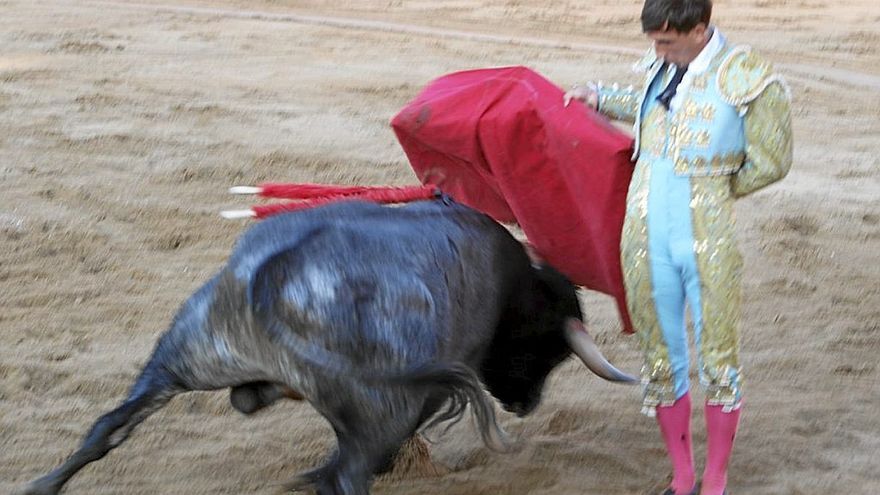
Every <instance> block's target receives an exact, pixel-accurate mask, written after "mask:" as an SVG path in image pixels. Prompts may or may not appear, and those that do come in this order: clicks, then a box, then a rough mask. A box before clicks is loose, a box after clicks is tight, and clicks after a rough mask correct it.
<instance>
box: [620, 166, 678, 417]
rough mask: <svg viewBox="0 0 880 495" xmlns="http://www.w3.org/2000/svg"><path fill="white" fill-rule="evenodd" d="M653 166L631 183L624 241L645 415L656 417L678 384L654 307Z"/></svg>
mask: <svg viewBox="0 0 880 495" xmlns="http://www.w3.org/2000/svg"><path fill="white" fill-rule="evenodd" d="M650 175H651V166H650V163H645V162H643V161H639V163H638V164H637V165H636V169H635V172H634V173H633V177H632V181H631V182H630V187H629V192H628V201H627V206H626V217H625V219H624V223H623V236H622V240H621V262H622V266H623V270H624V280H625V282H626V283H625V284H624V285H625V287H626V300H627V308H628V310H629V315H630V318H632V321H633V325H634V326H635V328H636V332H637V335H638V338H639V344H640V347H641V349H642V352H643V354H644V363H645V364H644V365H643V366H642V370H641V377H642V394H643V398H642V412H644V413H645V414H648V415H653V414H654V411H655V408H656V407H657V406H668V405H672V404H673V403H674V402H675V383H674V379H673V375H672V368H671V367H670V364H669V352H668V350H667V348H666V345H665V343H664V341H663V333H662V331H661V329H660V322H659V321H658V320H657V312H656V309H655V307H654V297H653V294H652V281H651V265H650V262H649V257H648V255H649V253H648V247H647V246H648V185H649V183H650Z"/></svg>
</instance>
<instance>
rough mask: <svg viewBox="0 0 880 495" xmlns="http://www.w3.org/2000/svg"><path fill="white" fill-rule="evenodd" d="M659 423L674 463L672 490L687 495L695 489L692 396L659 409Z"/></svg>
mask: <svg viewBox="0 0 880 495" xmlns="http://www.w3.org/2000/svg"><path fill="white" fill-rule="evenodd" d="M657 423H658V424H659V425H660V432H661V433H662V434H663V442H664V443H665V444H666V452H667V453H668V454H669V460H670V461H672V484H671V485H670V488H672V489H673V490H674V491H675V493H676V494H682V495H686V494H689V493H691V490H693V489H694V481H695V475H694V455H693V453H692V451H691V394H690V393H686V394H684V395H683V396H681V397H680V398H679V399H678V400H676V401H675V403H674V404H672V405H671V406H666V407H663V406H660V407H657Z"/></svg>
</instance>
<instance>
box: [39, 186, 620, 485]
mask: <svg viewBox="0 0 880 495" xmlns="http://www.w3.org/2000/svg"><path fill="white" fill-rule="evenodd" d="M581 319H582V315H581V310H580V307H579V304H578V300H577V296H576V292H575V288H574V286H573V285H572V284H571V283H570V282H569V281H568V280H566V279H565V278H564V277H563V276H562V275H560V274H559V273H558V272H556V271H555V270H553V269H552V268H550V267H546V266H545V267H535V266H533V265H532V263H531V262H530V260H529V258H528V256H527V254H526V252H525V251H524V249H523V247H522V245H521V244H520V243H519V242H517V240H516V239H514V238H513V237H512V236H511V235H510V234H509V233H508V232H507V230H505V229H504V228H503V227H502V226H500V225H499V224H497V223H495V222H494V221H492V220H491V219H490V218H489V217H487V216H485V215H483V214H480V213H477V212H475V211H473V210H471V209H469V208H466V207H464V206H461V205H456V204H449V203H448V202H442V201H430V202H421V203H414V204H411V205H409V206H406V207H400V208H391V207H381V206H376V205H372V204H365V203H354V202H352V203H339V204H335V205H331V206H328V207H323V208H316V209H312V210H308V211H303V212H298V213H290V214H285V215H279V216H275V217H272V218H270V219H268V220H266V221H264V222H261V223H259V224H257V225H255V226H254V227H253V228H251V229H250V230H248V231H247V232H246V233H245V234H244V235H243V236H242V238H241V239H240V240H239V241H238V243H237V245H236V247H235V250H234V251H233V253H232V256H231V257H230V259H229V262H228V264H227V265H226V266H225V267H224V268H223V269H222V270H221V271H220V272H219V273H218V274H217V275H216V276H214V277H213V278H212V279H211V280H210V281H209V282H208V283H207V284H205V285H204V286H203V287H202V288H201V289H199V290H198V291H197V292H196V293H195V294H194V295H192V296H191V297H190V298H189V299H188V300H187V301H186V303H185V304H184V305H183V307H182V308H181V309H180V311H179V312H178V314H177V315H176V317H175V318H174V320H173V322H172V324H171V327H170V329H168V330H167V331H166V332H165V333H164V334H163V335H162V336H161V338H160V339H159V342H158V343H157V344H156V347H155V350H154V352H153V355H152V357H151V358H150V360H149V361H148V362H147V364H146V365H145V366H144V369H143V370H142V372H141V374H140V376H139V377H138V378H137V380H136V381H135V383H134V385H133V386H132V387H131V390H130V391H129V395H128V397H127V398H126V400H125V401H124V402H123V403H122V404H121V405H120V406H119V407H118V408H116V409H114V410H113V411H111V412H109V413H107V414H105V415H104V416H102V417H101V418H99V419H98V421H97V422H95V424H94V426H93V427H92V429H91V431H89V433H88V434H87V435H86V437H85V439H84V440H83V443H82V445H81V446H80V448H79V450H77V451H76V452H75V453H74V454H73V455H72V456H71V457H70V458H69V459H68V460H67V461H66V462H65V463H64V464H62V465H61V466H59V467H58V468H57V469H55V470H54V471H52V472H51V473H49V474H48V475H46V476H44V477H42V478H40V479H38V480H35V481H33V482H31V483H30V484H29V485H28V486H27V487H26V488H25V489H24V490H23V493H26V494H54V493H58V492H59V491H60V490H61V488H62V486H63V485H64V483H65V482H67V480H68V479H70V477H71V476H73V475H74V474H75V473H76V472H77V471H79V470H80V469H81V468H82V467H83V466H85V465H86V464H88V463H90V462H93V461H96V460H98V459H100V458H102V457H103V456H104V455H106V454H107V453H108V452H109V451H110V450H111V449H113V448H114V447H116V446H118V445H119V444H121V443H122V442H123V441H124V440H125V439H126V438H127V437H128V435H129V434H130V433H131V431H132V430H133V429H134V428H135V426H136V425H138V424H139V423H140V422H141V421H143V420H144V419H146V418H147V417H148V416H149V415H150V414H152V413H153V412H155V411H156V410H158V409H159V408H161V407H163V406H164V405H165V404H166V403H167V402H168V401H169V400H170V399H171V398H172V397H174V396H175V395H177V394H180V393H182V392H186V391H192V390H217V389H222V388H231V390H232V391H231V395H230V398H231V401H232V405H233V406H234V407H235V408H236V409H238V410H239V411H242V412H244V413H252V412H254V411H256V410H258V409H260V408H262V407H265V406H267V405H269V404H271V403H272V402H274V401H275V400H277V399H279V398H280V397H282V396H285V395H286V396H289V397H294V398H303V399H305V400H307V401H309V402H310V403H311V404H312V406H314V407H315V409H316V410H318V411H319V412H320V413H321V414H322V415H323V416H324V417H325V418H327V420H328V421H329V422H330V424H331V425H332V427H333V429H334V431H335V433H336V436H337V449H336V451H335V452H334V453H333V454H332V455H331V456H330V457H329V459H328V461H327V463H326V464H325V465H323V466H321V467H319V468H317V469H315V470H313V471H310V472H307V473H304V474H302V475H300V476H299V477H298V478H295V481H294V482H292V483H291V485H290V486H297V487H303V486H308V485H311V486H312V487H313V488H314V489H315V490H316V491H317V493H319V494H366V493H368V492H369V487H370V483H371V480H372V477H373V475H374V474H375V473H378V472H382V471H383V470H385V469H387V468H388V467H389V465H390V463H391V462H392V460H393V458H394V456H395V455H396V453H397V451H398V449H399V448H400V446H401V444H402V443H403V442H404V441H405V440H406V439H407V438H409V437H410V436H412V435H413V434H414V433H415V432H416V431H417V430H418V429H419V428H420V427H424V426H426V423H427V424H435V423H437V422H439V421H445V420H450V419H457V418H459V417H460V416H461V414H462V413H463V410H464V408H465V405H466V404H468V403H469V404H471V406H472V408H473V411H474V415H475V416H476V419H477V425H478V427H479V429H480V432H481V434H482V437H483V439H484V441H485V442H486V444H487V445H488V446H490V447H493V448H496V449H503V448H504V447H505V445H506V444H505V439H504V436H503V431H501V430H500V428H499V426H498V424H497V423H496V420H495V415H494V412H493V407H492V403H491V401H490V400H489V399H488V398H487V396H486V394H485V393H484V392H483V387H484V386H485V388H486V389H488V391H489V392H490V393H491V394H492V395H493V396H495V398H497V399H498V400H499V401H500V402H501V404H502V406H503V407H504V408H505V409H507V410H508V411H511V412H515V413H517V414H519V415H525V414H528V413H529V412H531V411H532V410H533V409H534V408H535V407H536V406H537V405H538V403H539V401H540V399H541V391H542V389H543V386H544V381H545V379H546V378H547V375H548V374H549V373H550V372H551V371H552V370H553V369H554V368H555V367H556V366H557V365H559V364H560V363H561V362H562V361H563V360H564V359H566V358H567V357H568V356H569V355H570V354H571V352H572V351H574V352H575V353H576V354H577V355H578V356H579V357H580V358H581V359H582V360H583V361H584V362H585V364H587V366H588V367H590V369H592V370H593V371H594V372H596V373H597V374H598V375H600V376H602V377H604V378H606V379H610V380H615V381H632V380H633V379H632V377H630V376H628V375H625V374H623V373H621V372H619V371H618V370H617V369H615V368H614V367H613V366H611V365H610V364H609V363H608V362H607V361H605V359H604V358H603V357H602V355H601V354H600V353H599V352H598V350H597V349H596V346H595V344H594V343H593V341H592V339H591V338H590V337H589V335H588V334H587V333H586V331H585V330H584V327H583V325H582V324H581V323H580V322H581Z"/></svg>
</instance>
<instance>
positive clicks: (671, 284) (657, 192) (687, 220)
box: [648, 159, 703, 399]
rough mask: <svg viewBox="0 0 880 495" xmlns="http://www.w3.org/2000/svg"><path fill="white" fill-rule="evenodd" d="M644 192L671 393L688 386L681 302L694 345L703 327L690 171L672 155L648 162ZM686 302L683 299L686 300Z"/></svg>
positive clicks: (656, 303)
mask: <svg viewBox="0 0 880 495" xmlns="http://www.w3.org/2000/svg"><path fill="white" fill-rule="evenodd" d="M651 167H652V168H651V178H650V188H649V193H648V256H649V263H650V266H651V281H652V283H653V294H652V295H653V298H654V307H655V309H656V312H657V319H658V321H659V323H660V328H661V331H662V333H663V339H664V341H665V343H666V346H667V348H668V350H669V361H670V366H671V368H672V373H673V377H674V380H675V398H676V399H678V398H680V397H681V396H683V395H684V394H685V393H687V391H688V390H689V387H690V384H689V379H688V367H689V363H688V335H687V328H686V324H685V307H686V306H687V307H689V308H690V310H691V320H692V322H693V328H694V341H695V343H696V348H697V349H699V348H700V333H701V331H702V328H703V318H702V310H701V308H702V306H701V305H700V274H699V270H698V269H697V258H696V255H695V253H694V234H693V227H692V222H691V207H690V201H691V184H690V178H689V177H681V176H677V175H675V173H674V172H673V162H672V160H670V159H658V160H656V161H654V162H653V163H652V164H651ZM685 302H687V304H685Z"/></svg>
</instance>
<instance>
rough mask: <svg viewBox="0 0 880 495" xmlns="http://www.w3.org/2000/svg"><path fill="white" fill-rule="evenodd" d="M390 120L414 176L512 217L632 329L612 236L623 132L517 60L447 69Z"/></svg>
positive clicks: (623, 163) (621, 195) (625, 141)
mask: <svg viewBox="0 0 880 495" xmlns="http://www.w3.org/2000/svg"><path fill="white" fill-rule="evenodd" d="M391 125H392V127H393V129H394V132H395V134H396V135H397V138H398V140H399V141H400V144H401V146H402V147H403V149H404V152H405V153H406V155H407V157H408V158H409V161H410V164H411V166H412V168H413V170H414V171H415V172H416V175H417V176H418V178H419V180H420V181H421V182H422V183H423V184H429V183H430V184H436V185H437V186H438V187H440V188H441V189H442V190H443V191H444V192H445V193H448V194H449V195H451V196H452V197H453V198H454V199H455V200H456V201H458V202H461V203H464V204H466V205H468V206H471V207H473V208H475V209H477V210H480V211H483V212H485V213H487V214H488V215H490V216H492V217H493V218H495V219H496V220H498V221H500V222H507V223H511V222H516V223H518V224H519V225H520V227H521V228H522V230H523V232H524V233H525V234H526V236H527V237H528V239H529V242H530V243H531V244H532V246H533V247H534V248H535V250H536V251H537V252H538V254H539V255H540V256H542V257H543V258H544V259H545V260H546V261H547V262H549V263H550V264H551V265H553V266H554V267H556V268H558V269H559V270H560V271H562V272H563V273H564V274H566V275H567V276H568V277H569V278H570V279H572V281H573V282H575V283H576V284H579V285H583V286H585V287H587V288H589V289H593V290H596V291H599V292H603V293H605V294H608V295H611V296H613V297H614V298H615V300H616V302H617V305H618V309H619V311H620V315H621V320H622V322H623V328H624V331H626V332H632V324H631V323H630V320H629V316H628V315H627V311H626V303H625V293H624V289H623V274H622V271H621V266H620V236H621V231H622V227H623V217H624V212H625V203H626V193H627V188H628V185H629V180H630V177H631V175H632V170H633V167H632V163H631V162H630V156H631V154H632V144H633V143H632V139H631V138H630V137H629V136H628V135H626V134H625V133H623V132H622V131H620V130H618V129H617V128H615V127H614V126H613V125H611V124H610V123H609V122H608V120H607V119H605V118H604V117H602V116H600V115H598V114H596V113H595V112H594V111H592V110H591V109H588V108H587V107H586V106H584V105H582V104H578V103H573V104H571V105H569V106H568V107H564V106H563V92H562V90H560V89H559V88H558V87H556V86H555V85H553V84H552V83H551V82H550V81H548V80H546V79H545V78H543V77H542V76H541V75H540V74H537V73H536V72H534V71H532V70H530V69H528V68H525V67H506V68H498V69H479V70H471V71H465V72H457V73H453V74H449V75H446V76H443V77H440V78H438V79H436V80H434V81H433V82H431V83H429V84H428V85H427V86H426V87H425V88H424V89H423V90H422V92H421V93H419V94H418V95H417V96H416V98H415V99H414V100H412V101H411V102H410V103H408V104H407V105H406V106H405V107H404V108H403V109H402V110H401V111H400V112H399V113H398V114H397V115H396V116H395V117H394V119H393V120H392V122H391Z"/></svg>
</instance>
